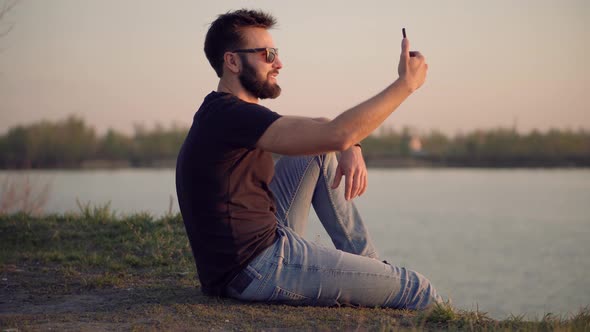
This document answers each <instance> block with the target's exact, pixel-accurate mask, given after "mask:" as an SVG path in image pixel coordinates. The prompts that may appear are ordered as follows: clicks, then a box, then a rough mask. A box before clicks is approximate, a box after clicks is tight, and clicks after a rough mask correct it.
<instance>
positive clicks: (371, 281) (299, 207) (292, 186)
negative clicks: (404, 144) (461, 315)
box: [226, 153, 442, 309]
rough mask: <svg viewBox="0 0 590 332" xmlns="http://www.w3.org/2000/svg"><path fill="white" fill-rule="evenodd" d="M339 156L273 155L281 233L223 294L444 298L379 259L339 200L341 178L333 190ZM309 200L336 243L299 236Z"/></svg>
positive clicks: (365, 301)
mask: <svg viewBox="0 0 590 332" xmlns="http://www.w3.org/2000/svg"><path fill="white" fill-rule="evenodd" d="M337 163H338V161H337V160H336V156H335V154H334V153H329V154H326V155H319V156H304V157H282V158H281V159H280V160H279V161H278V162H277V164H276V165H275V176H274V178H273V180H272V182H271V185H270V186H271V190H272V191H273V194H274V195H275V200H276V204H277V213H276V217H277V222H278V227H277V233H278V239H277V241H276V242H275V243H274V244H273V245H272V246H270V247H269V248H267V249H266V250H264V251H263V252H262V253H261V254H260V255H258V256H257V257H256V258H255V259H253V260H252V261H251V262H250V263H249V264H248V266H247V267H246V268H245V269H244V270H242V271H241V272H240V273H239V274H238V275H237V276H236V278H234V279H233V280H232V281H231V282H230V283H229V285H228V287H227V290H226V291H227V292H226V293H227V295H228V296H230V297H232V298H235V299H239V300H244V301H262V302H268V303H283V304H290V305H316V306H340V305H351V306H367V307H375V306H379V307H392V308H406V309H424V308H426V307H428V306H430V305H432V304H433V303H436V302H441V301H442V299H441V297H440V296H439V295H438V294H437V292H436V290H435V289H434V287H433V286H432V285H431V283H430V281H428V279H426V278H425V277H424V276H422V275H421V274H419V273H417V272H414V271H412V270H408V269H406V268H403V267H397V266H392V265H390V264H387V263H385V262H381V261H380V260H378V259H377V252H376V250H375V247H374V245H373V243H372V241H371V238H370V236H369V233H368V231H367V228H366V227H365V225H364V224H363V221H362V219H361V217H360V215H359V213H358V211H357V208H356V206H355V204H354V203H353V202H352V201H346V200H345V199H344V182H342V183H341V184H340V186H339V187H338V188H336V189H331V183H332V181H333V180H334V176H335V173H336V167H337ZM311 205H313V207H314V209H315V211H316V214H317V215H318V217H319V219H320V221H321V222H322V225H323V226H324V228H325V229H326V232H327V233H328V235H329V236H330V238H331V239H332V242H333V243H334V245H335V247H336V249H334V248H326V247H324V246H322V245H320V244H317V243H313V242H310V241H308V240H306V239H304V238H303V236H302V234H303V232H304V230H305V226H306V224H307V221H308V216H309V209H310V206H311Z"/></svg>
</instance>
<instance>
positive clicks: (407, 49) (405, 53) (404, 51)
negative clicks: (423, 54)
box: [402, 38, 410, 58]
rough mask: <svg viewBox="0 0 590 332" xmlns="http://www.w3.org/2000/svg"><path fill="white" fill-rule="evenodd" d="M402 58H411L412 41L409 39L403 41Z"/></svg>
mask: <svg viewBox="0 0 590 332" xmlns="http://www.w3.org/2000/svg"><path fill="white" fill-rule="evenodd" d="M402 56H405V57H406V58H409V57H410V40H408V38H404V39H402Z"/></svg>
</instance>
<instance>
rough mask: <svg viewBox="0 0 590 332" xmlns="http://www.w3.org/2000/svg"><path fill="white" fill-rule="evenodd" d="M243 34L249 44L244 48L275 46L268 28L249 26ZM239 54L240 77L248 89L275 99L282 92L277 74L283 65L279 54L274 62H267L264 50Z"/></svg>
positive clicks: (258, 96)
mask: <svg viewBox="0 0 590 332" xmlns="http://www.w3.org/2000/svg"><path fill="white" fill-rule="evenodd" d="M243 36H244V39H245V40H246V45H247V47H244V48H262V47H274V42H273V41H272V37H271V36H270V33H268V31H267V30H266V29H261V28H248V29H245V30H244V31H243ZM239 56H240V60H241V63H242V71H241V72H240V74H239V76H238V78H239V80H240V83H241V84H242V86H243V87H244V89H246V91H248V92H249V93H251V94H252V95H253V96H255V97H256V98H259V99H267V98H271V99H274V98H276V97H278V96H279V95H280V94H281V87H280V86H279V85H278V83H277V78H276V76H277V75H278V74H279V69H281V68H282V67H283V66H282V63H281V60H279V56H278V55H277V56H276V57H275V60H274V61H273V63H268V62H266V54H265V52H264V51H262V52H259V53H239Z"/></svg>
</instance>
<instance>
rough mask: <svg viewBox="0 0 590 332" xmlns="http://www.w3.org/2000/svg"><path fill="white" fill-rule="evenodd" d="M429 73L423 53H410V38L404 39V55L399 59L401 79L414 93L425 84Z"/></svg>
mask: <svg viewBox="0 0 590 332" xmlns="http://www.w3.org/2000/svg"><path fill="white" fill-rule="evenodd" d="M427 72H428V64H427V63H426V59H425V58H424V56H423V55H422V53H420V52H418V51H410V41H409V40H408V38H404V39H402V53H401V55H400V57H399V65H398V67H397V73H398V74H399V78H400V79H401V80H403V81H404V82H405V83H406V84H407V86H408V88H409V89H410V91H411V92H413V91H416V90H417V89H418V88H419V87H421V86H422V84H424V81H425V80H426V73H427Z"/></svg>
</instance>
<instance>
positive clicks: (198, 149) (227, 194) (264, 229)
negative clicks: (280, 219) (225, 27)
mask: <svg viewBox="0 0 590 332" xmlns="http://www.w3.org/2000/svg"><path fill="white" fill-rule="evenodd" d="M279 117H280V115H279V114H277V113H275V112H272V111H270V110H269V109H268V108H266V107H263V106H260V105H258V104H252V103H248V102H245V101H242V100H241V99H239V98H237V97H236V96H234V95H232V94H229V93H220V92H211V93H210V94H209V95H207V96H206V97H205V100H204V101H203V104H202V105H201V107H200V108H199V110H198V111H197V113H196V114H195V116H194V119H193V124H192V126H191V128H190V130H189V132H188V135H187V137H186V139H185V141H184V144H183V145H182V148H181V150H180V153H179V155H178V160H177V165H176V192H177V194H178V202H179V205H180V212H181V213H182V217H183V219H184V225H185V228H186V232H187V235H188V238H189V242H190V244H191V248H192V251H193V255H194V257H195V263H196V265H197V272H198V274H199V279H200V281H201V288H202V290H203V292H204V293H205V294H208V295H223V294H224V289H225V287H226V285H227V284H228V283H229V281H231V279H232V278H233V277H235V275H237V273H238V272H239V271H240V270H242V269H243V268H245V267H246V265H247V264H248V263H249V262H250V261H251V260H252V259H253V258H255V257H256V256H257V255H258V254H259V253H260V252H262V251H263V250H264V249H266V248H268V247H269V246H270V245H272V244H273V243H274V241H275V240H276V228H277V221H276V217H275V211H276V210H275V202H274V197H273V194H272V192H271V190H270V188H269V183H270V181H271V180H272V177H273V175H274V163H273V160H272V155H271V153H269V152H267V151H263V150H261V149H258V148H256V147H255V145H256V142H257V141H258V139H259V138H260V137H261V136H262V134H264V132H265V131H266V129H267V128H268V127H269V126H270V125H271V124H272V123H273V122H274V121H275V120H277V119H278V118H279Z"/></svg>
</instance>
